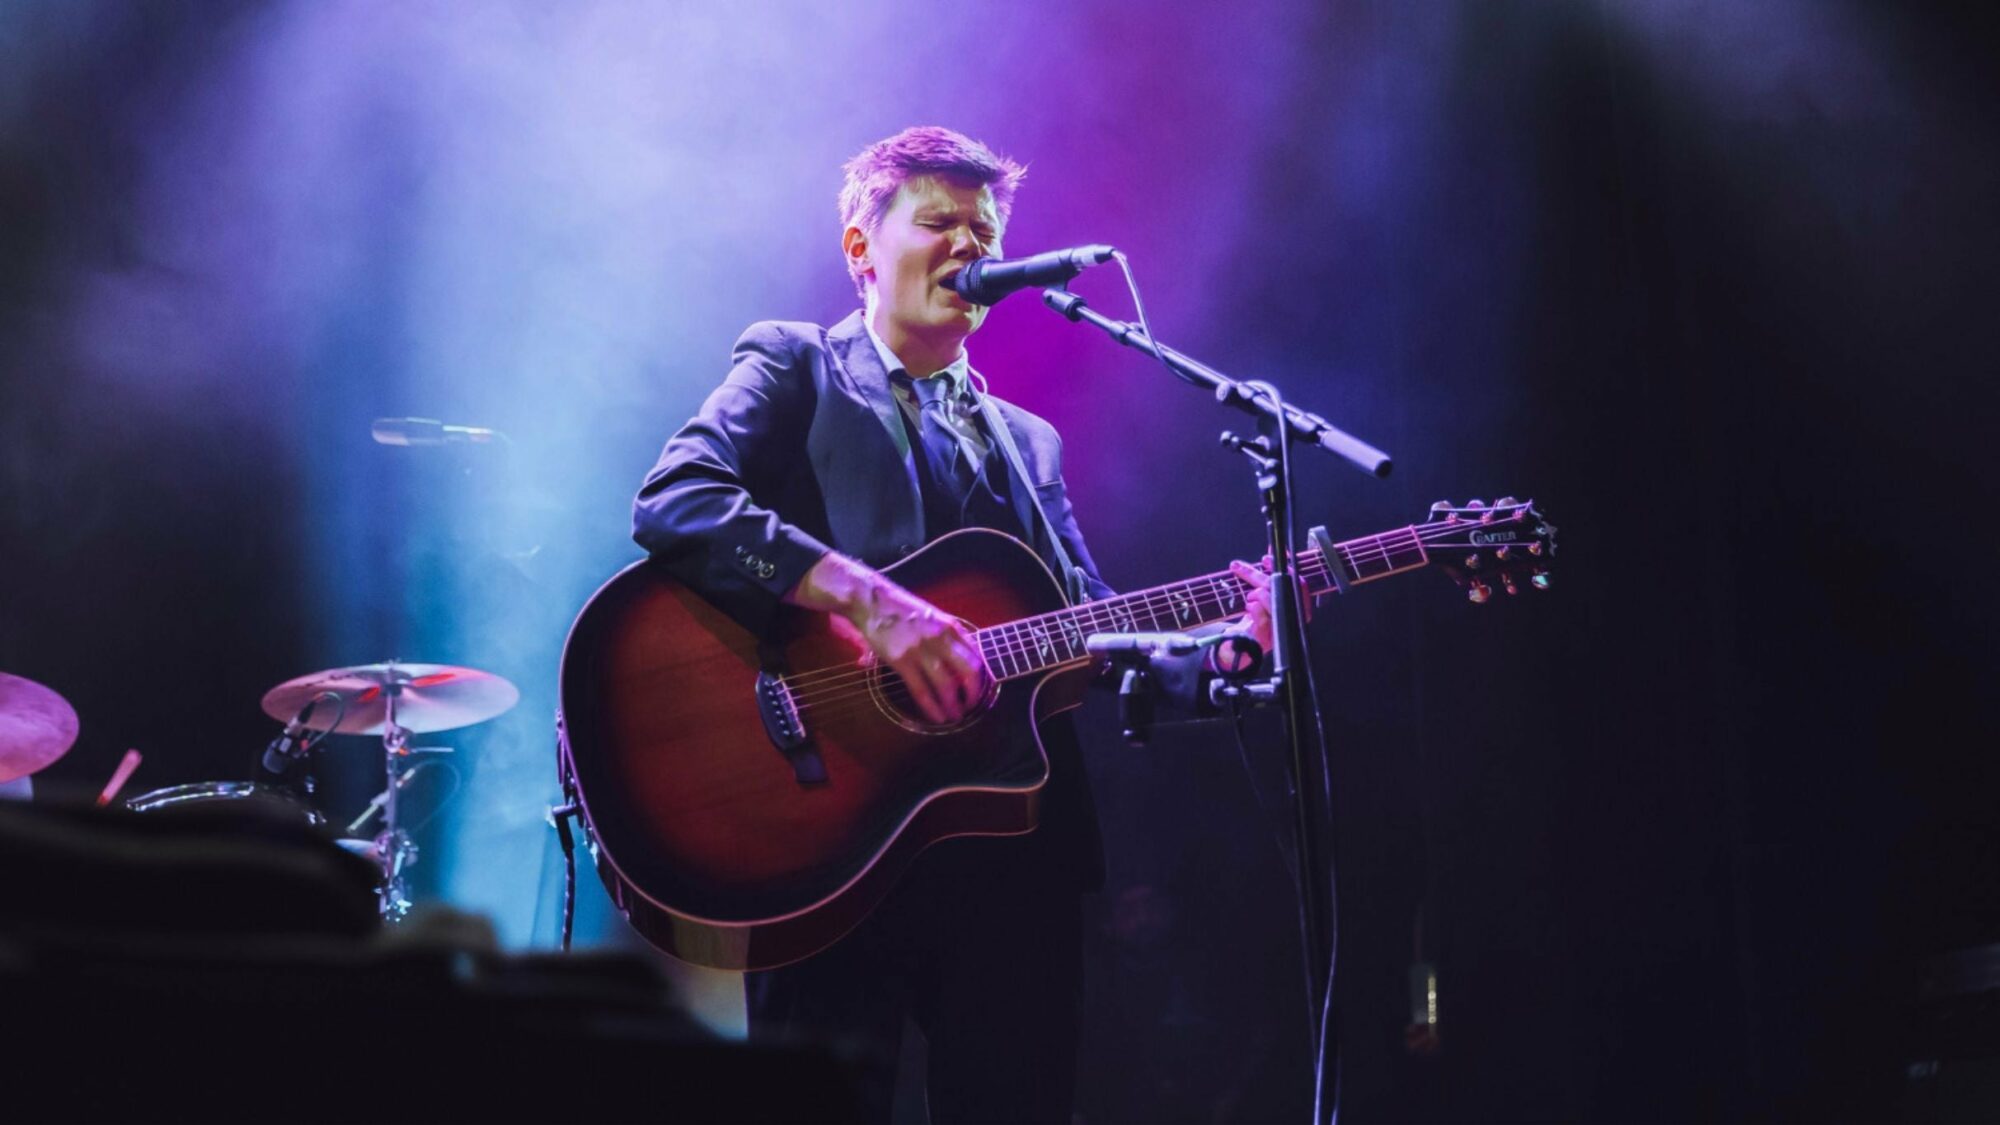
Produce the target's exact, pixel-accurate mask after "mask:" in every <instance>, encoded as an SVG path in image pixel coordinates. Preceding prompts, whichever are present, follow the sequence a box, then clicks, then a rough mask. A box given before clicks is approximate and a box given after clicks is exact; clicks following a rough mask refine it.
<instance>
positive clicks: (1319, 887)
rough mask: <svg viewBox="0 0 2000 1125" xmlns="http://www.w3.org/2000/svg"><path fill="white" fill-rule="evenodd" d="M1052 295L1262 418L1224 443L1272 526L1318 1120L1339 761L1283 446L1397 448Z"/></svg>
mask: <svg viewBox="0 0 2000 1125" xmlns="http://www.w3.org/2000/svg"><path fill="white" fill-rule="evenodd" d="M1042 300H1043V302H1044V303H1046V304H1047V305H1048V306H1049V307H1050V308H1052V309H1054V310H1055V311H1056V312H1059V313H1061V314H1062V315H1063V316H1064V317H1066V318H1068V319H1069V320H1071V321H1073V322H1084V321H1088V322H1089V323H1091V324H1093V325H1096V326H1097V327H1098V328H1100V329H1103V330H1104V331H1105V332H1106V333H1107V334H1109V335H1110V336H1111V338H1112V339H1114V340H1116V341H1118V342H1119V343H1121V344H1123V345H1125V346H1126V347H1129V348H1136V349H1138V350H1139V351H1142V352H1145V353H1146V354H1148V355H1151V356H1154V357H1155V358H1157V359H1159V360H1160V361H1161V362H1162V363H1164V364H1165V365H1166V366H1167V368H1168V369H1169V370H1170V371H1172V372H1173V373H1174V374H1175V375H1176V376H1178V377H1179V378H1180V379H1181V380H1182V381H1183V382H1187V383H1190V384H1193V385H1194V386H1197V387H1201V388H1203V389H1206V390H1208V391H1210V392H1211V393H1213V394H1214V395H1215V398H1216V401H1217V402H1220V403H1223V404H1225V405H1228V406H1233V407H1235V408H1236V409H1238V410H1241V411H1243V412H1245V413H1247V414H1250V415H1252V416H1254V417H1255V418H1256V419H1257V427H1258V431H1259V433H1260V435H1261V436H1260V437H1258V438H1256V439H1252V440H1246V439H1242V438H1238V437H1236V436H1235V435H1234V434H1227V433H1225V434H1224V435H1223V441H1224V443H1225V444H1227V445H1229V446H1231V447H1232V448H1234V449H1237V450H1238V451H1240V452H1242V453H1243V454H1244V455H1245V456H1247V457H1248V458H1249V459H1250V462H1251V465H1252V467H1253V468H1254V469H1255V470H1256V474H1257V489H1258V492H1259V493H1260V495H1261V497H1262V504H1263V509H1264V523H1265V527H1266V528H1267V530H1268V531H1269V533H1270V553H1271V587H1270V588H1271V638H1272V653H1271V678H1270V681H1269V684H1270V687H1271V688H1272V689H1274V690H1275V693H1276V696H1277V698H1276V702H1277V703H1278V704H1279V706H1280V707H1281V709H1282V710H1283V712H1284V721H1285V739H1286V742H1287V744H1288V748H1289V750H1290V754H1289V758H1288V761H1287V763H1286V764H1287V768H1288V771H1289V774H1290V777H1289V781H1290V783H1291V786H1292V793H1293V797H1294V807H1293V832H1294V834H1295V836H1296V839H1297V843H1298V850H1299V865H1298V884H1299V886H1298V889H1299V899H1300V903H1301V910H1302V914H1303V929H1304V935H1303V938H1304V945H1305V949H1304V954H1305V959H1306V966H1305V968H1306V982H1307V988H1308V1002H1309V1003H1310V1004H1311V1005H1312V1013H1311V1018H1312V1021H1313V1024H1314V1028H1315V1030H1314V1033H1313V1035H1312V1042H1313V1045H1314V1049H1315V1051H1316V1052H1317V1058H1316V1059H1315V1067H1314V1070H1315V1089H1314V1095H1315V1102H1314V1116H1315V1118H1317V1117H1318V1116H1319V1112H1320V1109H1319V1107H1320V1106H1321V1105H1322V1104H1327V1105H1330V1106H1333V1107H1337V1106H1338V1100H1337V1090H1338V1085H1337V1083H1338V1075H1339V1050H1338V1046H1337V1034H1336V1028H1337V1021H1336V1020H1335V1018H1334V1012H1335V1008H1334V1003H1333V991H1332V990H1333V966H1334V954H1335V947H1336V943H1337V939H1338V933H1337V928H1336V927H1337V919H1336V914H1335V909H1336V904H1335V901H1334V865H1333V858H1334V857H1333V824H1332V818H1333V809H1332V807H1331V800H1330V796H1329V800H1328V801H1326V802H1325V804H1326V807H1325V808H1323V809H1322V810H1320V813H1319V815H1317V816H1316V815H1315V814H1314V803H1313V800H1312V798H1311V797H1310V796H1309V792H1310V790H1309V789H1308V783H1309V782H1311V781H1317V782H1319V783H1320V789H1319V791H1320V792H1321V793H1323V794H1329V795H1330V792H1331V779H1332V767H1331V762H1330V759H1329V756H1328V752H1327V748H1326V732H1325V731H1324V730H1323V729H1321V728H1320V727H1319V724H1318V722H1317V713H1316V712H1315V711H1314V710H1313V709H1312V700H1311V699H1310V697H1309V695H1308V692H1307V688H1308V682H1307V678H1306V677H1307V666H1308V664H1309V663H1310V661H1311V649H1310V642H1309V639H1308V637H1307V634H1306V631H1305V617H1304V607H1303V606H1302V605H1300V603H1299V596H1298V590H1299V586H1298V578H1297V567H1296V563H1295V561H1294V559H1293V557H1292V551H1291V543H1292V525H1291V506H1292V505H1291V481H1290V473H1289V469H1290V460H1289V458H1288V457H1287V456H1286V453H1287V450H1286V448H1285V446H1283V445H1282V444H1281V443H1284V442H1303V443H1306V444H1311V445H1318V446H1321V447H1322V448H1325V449H1327V450H1329V451H1331V452H1333V453H1337V454H1339V455H1340V456H1342V457H1344V458H1346V459H1347V460H1348V461H1349V462H1351V463H1352V464H1353V465H1354V466H1355V467H1356V468H1359V469H1361V470H1362V471H1363V472H1366V473H1368V474H1369V475H1371V476H1376V477H1381V476H1386V475H1388V472H1389V469H1390V464H1391V462H1390V459H1389V455H1388V454H1386V453H1383V452H1382V451H1381V450H1379V449H1376V448H1375V447H1373V446H1371V445H1369V444H1368V443H1366V442H1364V441H1361V440H1360V439H1358V438H1355V437H1353V436H1351V435H1349V434H1347V433H1345V432H1343V431H1341V430H1340V429H1339V428H1337V427H1335V426H1334V425H1333V424H1332V423H1331V422H1328V421H1327V420H1326V419H1324V418H1321V417H1319V416H1318V415H1316V414H1309V413H1307V412H1305V411H1302V410H1299V409H1297V408H1295V407H1292V406H1290V405H1288V404H1286V403H1285V402H1284V401H1283V400H1282V398H1281V397H1280V396H1279V395H1278V393H1277V391H1276V389H1275V388H1273V387H1270V386H1269V385H1267V384H1260V383H1246V382H1239V381H1237V380H1235V379H1231V378H1230V377H1229V376H1227V375H1224V374H1223V373H1221V372H1220V371H1217V370H1215V369H1214V368H1212V367H1209V366H1207V365H1206V364H1203V363H1201V362H1199V361H1197V360H1194V359H1191V358H1189V357H1187V356H1185V355H1182V354H1181V353H1179V352H1177V351H1174V350H1173V349H1172V348H1169V347H1167V346H1165V345H1164V344H1160V343H1158V342H1156V341H1154V340H1153V339H1152V338H1151V337H1150V336H1148V334H1147V333H1146V332H1145V331H1144V330H1143V329H1142V328H1141V327H1140V326H1138V325H1135V324H1128V323H1126V322H1124V321H1120V320H1113V319H1111V318H1110V317H1107V316H1104V315H1102V314H1100V313H1098V312H1097V311H1095V310H1093V309H1091V308H1090V307H1089V306H1087V305H1086V304H1085V303H1084V300H1083V298H1082V297H1079V296H1077V295H1076V294H1075V293H1072V292H1070V291H1069V290H1067V289H1062V288H1049V289H1044V290H1043V291H1042ZM1308 724H1311V727H1312V731H1313V733H1314V734H1316V735H1317V737H1316V738H1313V739H1311V740H1310V741H1311V743H1312V745H1309V740H1308V733H1307V726H1308ZM1329 1078H1331V1079H1332V1081H1333V1082H1334V1083H1335V1084H1336V1085H1335V1087H1334V1089H1335V1091H1336V1093H1335V1097H1334V1098H1332V1099H1325V1094H1326V1083H1327V1081H1328V1079H1329ZM1323 1099H1324V1100H1323ZM1336 1112H1337V1109H1336Z"/></svg>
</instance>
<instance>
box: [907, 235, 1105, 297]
mask: <svg viewBox="0 0 2000 1125" xmlns="http://www.w3.org/2000/svg"><path fill="white" fill-rule="evenodd" d="M1117 252H1118V251H1116V250H1114V249H1112V248H1111V247H1109V246H1074V247H1071V248H1070V249H1068V250H1051V251H1049V252H1048V253H1046V254H1036V255H1035V256H1034V257H1032V258H980V259H979V260H977V261H975V262H973V263H972V264H971V265H969V266H967V267H965V268H964V269H962V270H960V271H958V272H957V273H955V274H952V275H951V276H950V277H948V278H945V279H944V281H943V282H942V283H941V284H943V285H944V286H945V288H947V289H953V290H956V291H957V292H958V295H959V296H961V297H963V298H965V299H966V300H968V301H971V302H972V303H973V304H975V305H991V304H995V303H998V302H999V300H1000V299H1001V298H1003V297H1005V296H1006V295H1007V294H1009V293H1015V292H1018V291H1020V290H1022V289H1032V288H1037V287H1040V286H1044V285H1060V284H1062V283H1063V282H1065V281H1068V280H1069V279H1070V278H1072V277H1075V276H1076V275H1077V274H1080V273H1082V272H1083V271H1084V270H1085V269H1086V268H1088V267H1090V266H1094V265H1097V264H1099V263H1101V262H1108V261H1110V260H1111V256H1112V255H1113V254H1116V253H1117Z"/></svg>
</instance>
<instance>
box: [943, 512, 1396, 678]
mask: <svg viewBox="0 0 2000 1125" xmlns="http://www.w3.org/2000/svg"><path fill="white" fill-rule="evenodd" d="M1297 560H1298V568H1299V575H1300V577H1301V578H1302V579H1304V581H1305V584H1306V591H1307V592H1308V593H1309V594H1311V595H1312V596H1313V597H1319V596H1320V595H1322V594H1327V593H1331V592H1333V591H1335V590H1340V589H1344V588H1346V587H1348V586H1356V585H1360V584H1361V583H1363V582H1372V581H1374V580H1375V579H1377V578H1387V577H1388V576H1389V575H1391V574H1398V573H1401V572H1403V571H1406V570H1415V569H1417V568H1418V567H1421V566H1423V565H1424V564H1425V563H1427V562H1429V561H1430V559H1429V556H1427V555H1426V554H1425V553H1424V545H1423V536H1422V534H1421V533H1420V531H1419V529H1417V528H1415V527H1404V528H1398V529H1397V530H1395V531H1385V532H1382V533H1381V534H1379V535H1365V536H1362V537H1361V538H1359V539H1350V540H1347V541H1346V542H1344V543H1335V544H1333V546H1332V549H1331V550H1330V551H1328V550H1322V549H1321V548H1319V547H1317V546H1315V547H1311V548H1308V549H1307V550H1304V551H1301V552H1299V553H1298V555H1297ZM1249 588H1250V587H1249V584H1248V583H1246V582H1244V581H1243V580H1242V579H1240V578H1238V577H1236V575H1234V574H1233V573H1231V572H1229V571H1226V570H1224V571H1219V572H1217V573H1215V574H1204V575H1202V576H1201V577H1199V578H1190V579H1187V580H1185V581H1182V582H1170V583H1168V584H1167V585H1164V586H1154V587H1152V588H1151V589H1148V590H1139V591H1136V592H1134V593H1130V594H1120V595H1118V596H1116V597H1110V598H1105V599H1104V600H1103V601H1096V602H1086V603H1084V604H1083V605H1079V606H1071V607H1070V608H1068V609H1061V610H1057V611H1055V612H1054V613H1044V614H1041V615H1039V616H1036V617H1024V618H1022V619H1020V620H1018V621H1009V622H1006V623H1004V624H1000V625H994V626H990V627H988V628H985V629H981V630H979V633H978V638H979V649H980V652H981V654H982V655H984V656H985V658H986V667H987V668H988V669H989V670H990V671H992V673H993V674H994V675H995V676H996V677H997V678H998V679H1000V680H1003V681H1004V680H1012V679H1017V678H1020V677H1023V676H1031V675H1035V674H1037V673H1040V672H1045V671H1048V670H1049V669H1052V668H1058V667H1061V666H1063V665H1067V664H1081V663H1087V662H1088V661H1089V660H1090V659H1091V657H1090V654H1089V653H1088V652H1087V651H1086V650H1085V648H1084V640H1085V638H1087V637H1089V636H1090V635H1091V634H1092V633H1153V632H1178V631H1180V630H1184V629H1192V628H1195V627H1197V626H1200V625H1206V624H1209V623H1210V622H1213V621H1221V620H1224V619H1225V618H1230V617H1234V616H1236V615H1237V614H1239V613H1242V612H1243V599H1244V596H1245V595H1246V594H1247V593H1248V592H1249Z"/></svg>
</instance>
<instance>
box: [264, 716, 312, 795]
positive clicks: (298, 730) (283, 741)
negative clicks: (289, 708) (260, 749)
mask: <svg viewBox="0 0 2000 1125" xmlns="http://www.w3.org/2000/svg"><path fill="white" fill-rule="evenodd" d="M318 706H319V699H318V697H314V698H313V699H311V700H309V701H308V702H307V703H306V705H305V706H304V707H303V708H301V709H300V710H299V713H298V714H296V715H294V716H292V721H291V722H289V723H286V724H285V732H284V733H283V734H280V735H279V736H278V737H276V738H274V739H272V740H271V744H270V745H269V746H266V747H264V761H263V763H262V764H263V766H264V772H266V773H269V774H271V775H273V776H276V775H278V774H282V773H284V772H285V770H286V768H287V767H289V766H290V765H291V764H292V759H293V754H292V750H293V745H292V744H293V742H294V741H295V740H296V739H297V738H298V737H299V735H300V734H302V733H304V731H305V729H306V720H307V719H310V718H312V713H313V708H315V707H318Z"/></svg>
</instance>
